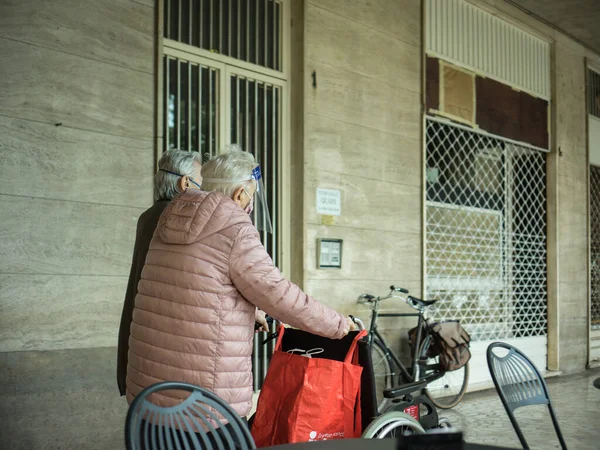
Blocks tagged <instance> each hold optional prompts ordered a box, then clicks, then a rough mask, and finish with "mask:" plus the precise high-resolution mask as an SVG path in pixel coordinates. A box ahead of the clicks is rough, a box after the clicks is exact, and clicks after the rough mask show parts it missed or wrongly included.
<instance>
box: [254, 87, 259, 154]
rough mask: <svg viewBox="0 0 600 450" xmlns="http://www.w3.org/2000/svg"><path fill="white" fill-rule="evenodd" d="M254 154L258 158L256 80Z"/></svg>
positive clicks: (255, 92) (255, 89)
mask: <svg viewBox="0 0 600 450" xmlns="http://www.w3.org/2000/svg"><path fill="white" fill-rule="evenodd" d="M254 156H255V158H257V159H258V80H257V81H256V82H255V83H254Z"/></svg>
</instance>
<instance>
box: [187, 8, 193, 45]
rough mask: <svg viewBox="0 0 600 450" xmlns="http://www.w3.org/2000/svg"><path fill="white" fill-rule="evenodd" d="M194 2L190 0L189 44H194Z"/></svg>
mask: <svg viewBox="0 0 600 450" xmlns="http://www.w3.org/2000/svg"><path fill="white" fill-rule="evenodd" d="M193 3H194V0H190V2H189V5H188V6H189V11H188V18H187V19H188V39H189V40H188V44H190V45H192V42H194V41H193V40H192V32H193V28H194V16H193V11H192V4H193Z"/></svg>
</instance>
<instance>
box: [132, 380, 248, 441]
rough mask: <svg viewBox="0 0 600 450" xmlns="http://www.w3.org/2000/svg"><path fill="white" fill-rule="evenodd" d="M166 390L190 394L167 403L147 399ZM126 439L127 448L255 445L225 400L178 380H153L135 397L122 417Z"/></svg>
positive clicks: (243, 424) (240, 420) (246, 428)
mask: <svg viewBox="0 0 600 450" xmlns="http://www.w3.org/2000/svg"><path fill="white" fill-rule="evenodd" d="M165 391H187V392H189V393H190V395H189V396H188V397H187V398H185V399H184V400H182V401H181V403H179V404H177V405H174V406H168V407H162V406H157V405H155V404H153V403H151V402H150V401H149V400H148V397H149V396H150V395H152V394H156V393H159V392H161V393H164V392H165ZM223 419H225V420H226V421H227V422H228V424H227V425H223ZM125 443H126V446H127V450H142V449H143V450H197V449H218V450H229V449H234V448H236V447H237V448H240V449H242V450H246V449H255V448H256V446H255V444H254V439H252V435H251V434H250V430H249V429H248V426H247V424H246V423H244V420H243V419H242V418H241V417H240V416H239V415H238V414H237V413H236V412H235V411H233V409H231V407H230V406H229V405H228V404H227V403H225V402H224V401H223V400H222V399H221V398H219V397H218V396H217V395H215V394H213V393H212V392H210V391H207V390H206V389H203V388H201V387H199V386H194V385H193V384H188V383H178V382H163V383H158V384H154V385H152V386H149V387H147V388H146V389H144V390H143V391H142V392H140V393H139V394H138V395H137V396H136V397H135V398H134V400H133V402H131V405H130V406H129V411H128V412H127V418H126V419H125Z"/></svg>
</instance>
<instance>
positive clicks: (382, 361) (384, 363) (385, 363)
mask: <svg viewBox="0 0 600 450" xmlns="http://www.w3.org/2000/svg"><path fill="white" fill-rule="evenodd" d="M371 360H372V362H373V374H374V375H375V392H376V395H377V412H378V413H379V414H381V412H382V411H383V409H385V406H386V403H387V402H386V399H385V398H384V396H383V391H385V390H386V389H389V388H391V387H392V384H393V382H394V378H395V373H394V369H393V365H392V360H391V358H390V357H389V355H388V352H387V350H386V349H385V346H384V345H383V343H382V342H381V341H379V340H378V339H375V340H373V342H372V343H371Z"/></svg>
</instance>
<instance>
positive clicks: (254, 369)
mask: <svg viewBox="0 0 600 450" xmlns="http://www.w3.org/2000/svg"><path fill="white" fill-rule="evenodd" d="M261 334H262V333H261ZM258 340H259V335H258V334H255V335H254V351H253V353H252V378H253V384H254V390H255V391H258V390H259V388H260V385H261V384H262V379H261V380H260V381H259V376H258V369H259V351H260V347H259V343H258ZM259 383H260V384H259Z"/></svg>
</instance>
